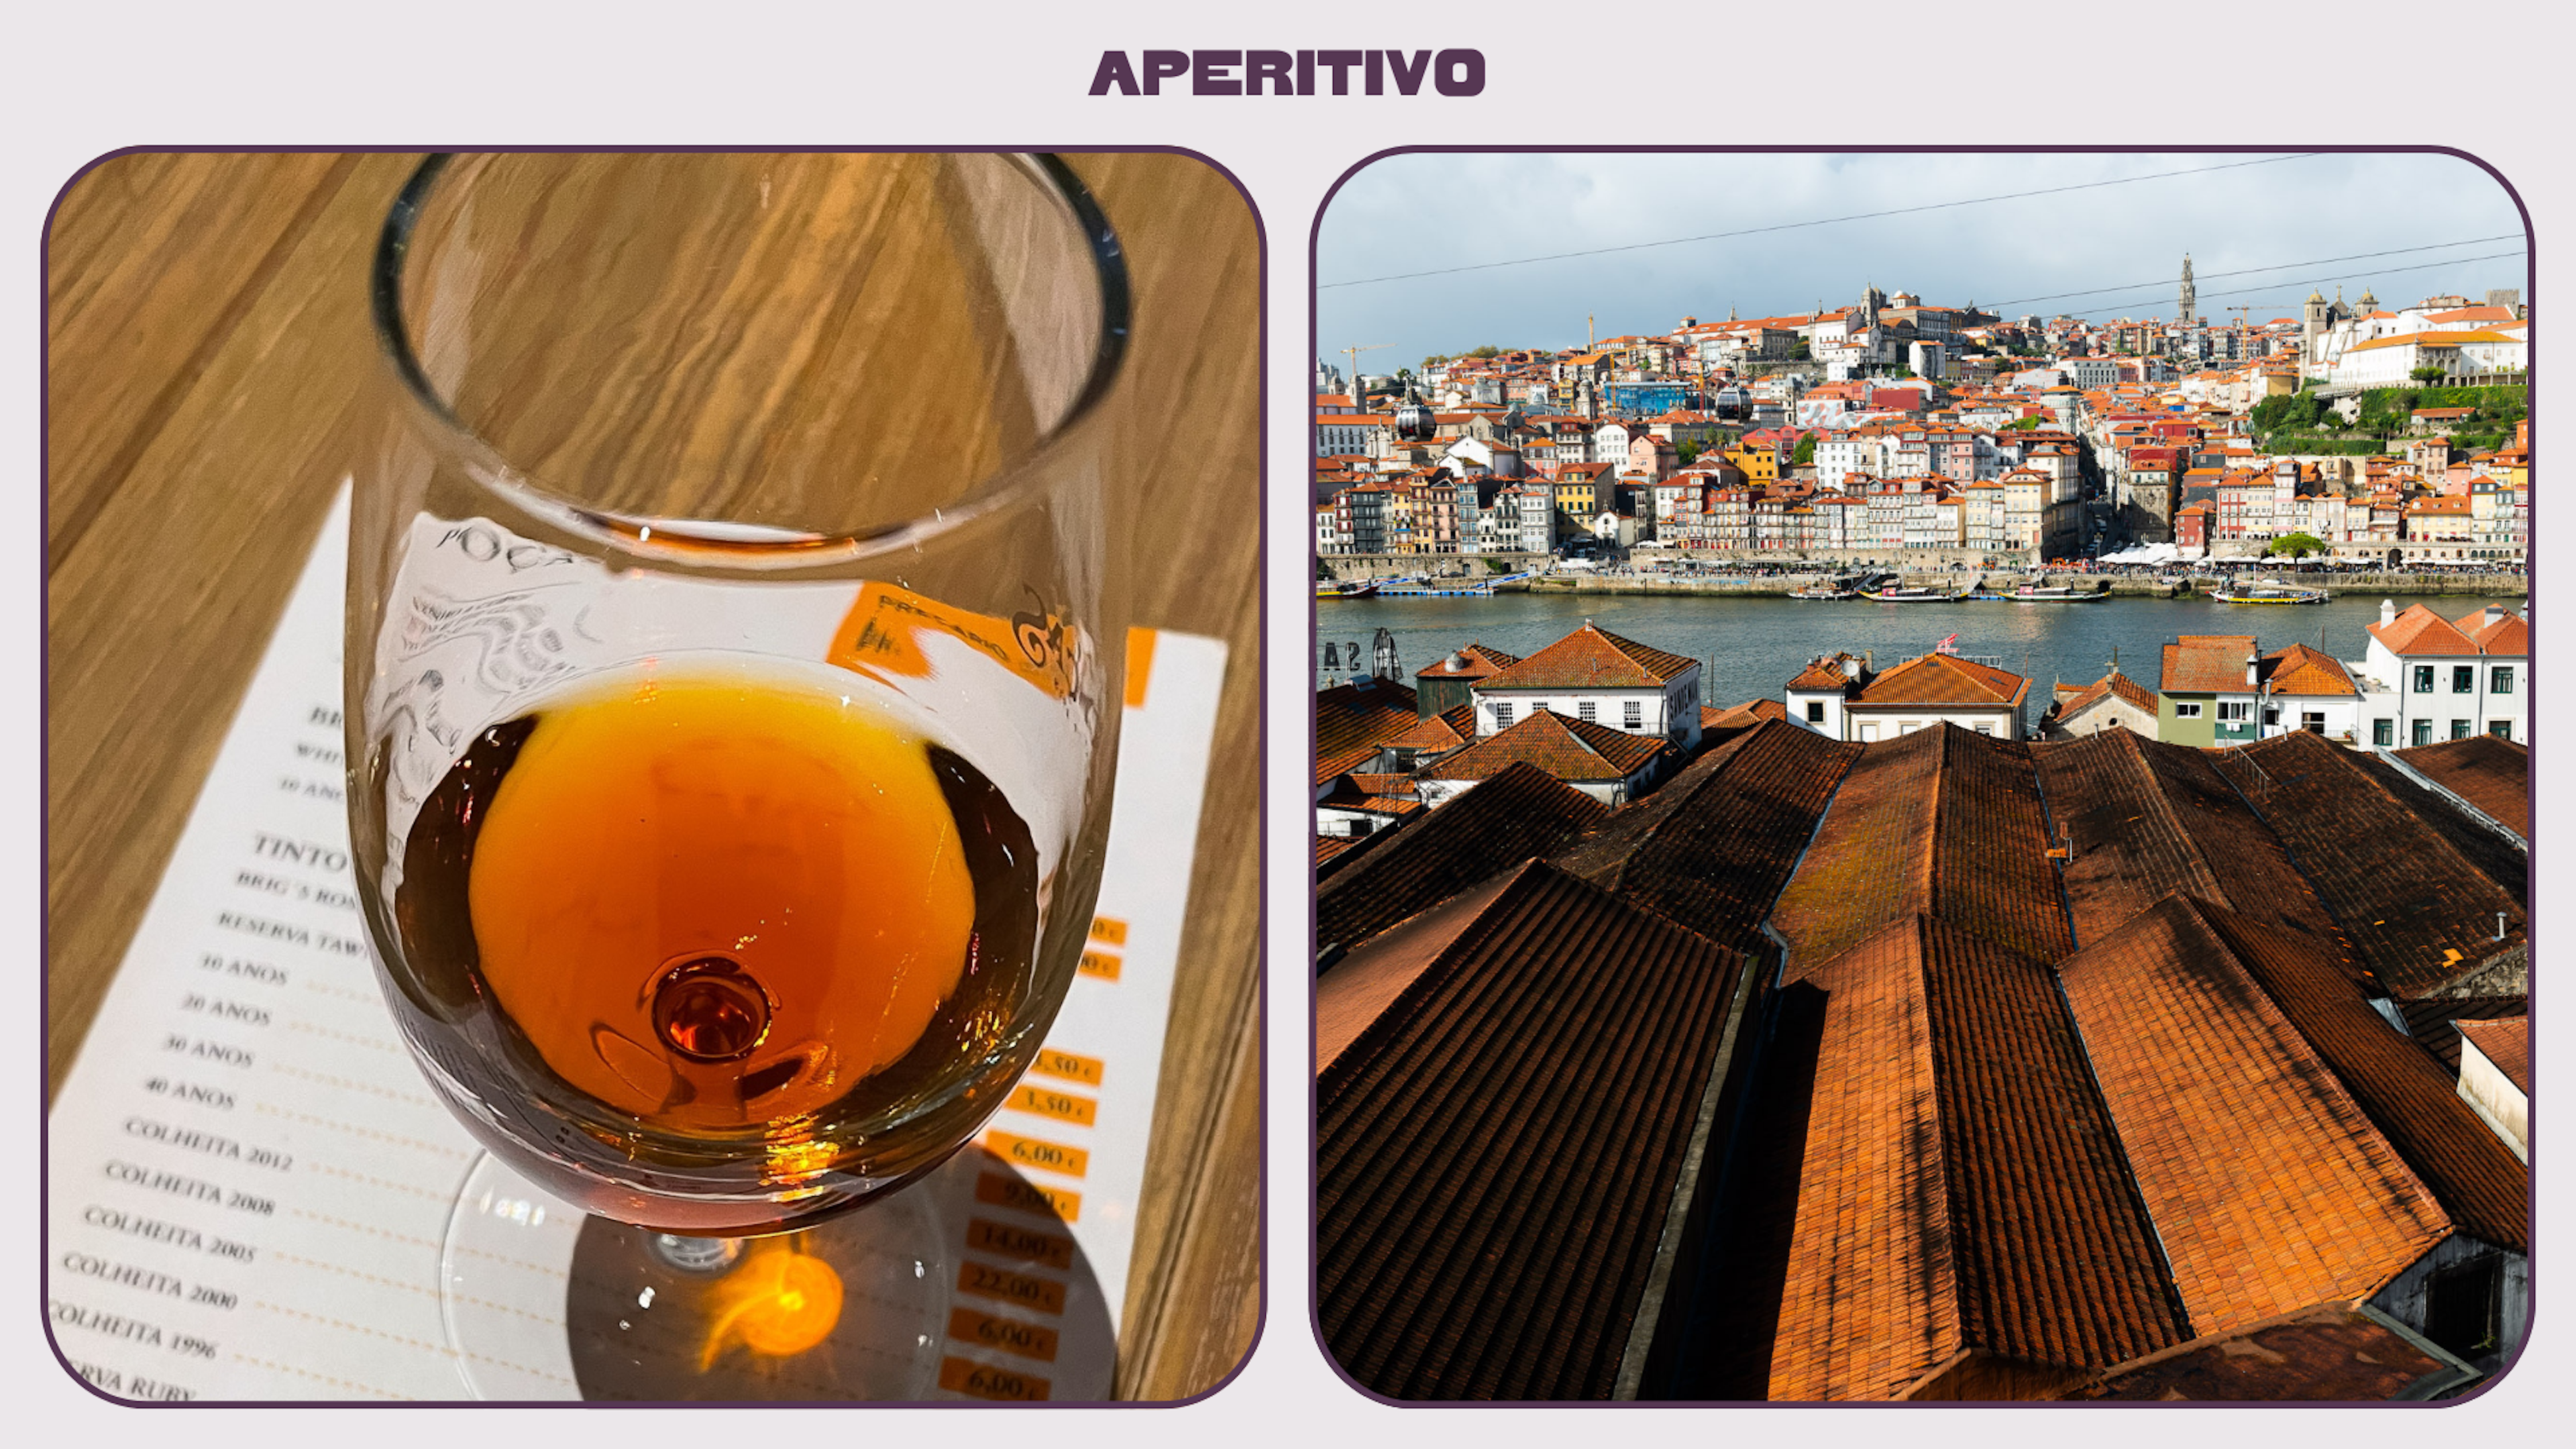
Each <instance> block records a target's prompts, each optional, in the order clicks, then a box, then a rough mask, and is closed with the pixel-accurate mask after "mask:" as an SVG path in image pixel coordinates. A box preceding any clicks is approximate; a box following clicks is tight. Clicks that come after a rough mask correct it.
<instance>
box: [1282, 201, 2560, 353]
mask: <svg viewBox="0 0 2576 1449" xmlns="http://www.w3.org/2000/svg"><path fill="white" fill-rule="evenodd" d="M2249 163H2250V164H2249ZM2176 172H2180V173H2187V174H2180V175H2165V174H2162V173H2176ZM2125 178H2141V179H2125ZM2106 181H2116V182H2117V183H2118V184H2112V185H2100V184H2096V183H2102V182H2106ZM2063 188H2080V189H2063ZM2029 192H2045V193H2046V194H2041V195H2018V196H2017V195H2014V193H2029ZM1999 197H2000V198H2008V199H2000V200H1987V199H1985V198H1999ZM1959 203H1967V204H1959ZM1891 211H1896V212H1900V214H1897V215H1885V216H1875V217H1860V214H1862V213H1870V212H1891ZM1855 217H1860V219H1842V218H1855ZM1809 222H1821V223H1822V224H1818V225H1794V224H1796V223H1809ZM1784 224H1791V225H1784ZM1755 228H1776V229H1773V230H1765V231H1755V230H1753V229H1755ZM1721 232H1736V233H1745V232H1751V234H1749V235H1735V236H1727V237H1719V238H1716V239H1711V240H1689V241H1681V242H1678V243H1677V244H1673V245H1650V246H1638V245H1636V244H1638V243H1661V242H1667V241H1672V240H1674V239H1677V238H1702V237H1707V236H1709V235H1710V234H1712V233H1721ZM2523 236H2524V231H2523V222H2522V216H2521V213H2520V210H2519V209H2518V208H2517V207H2516V206H2515V204H2514V200H2513V197H2512V195H2511V193H2510V192H2508V191H2507V190H2506V189H2505V188H2504V187H2503V186H2502V185H2501V184H2500V183H2498V182H2497V180H2496V179H2495V177H2494V176H2492V175H2490V174H2489V173H2488V172H2487V171H2486V170H2484V169H2483V168H2482V167H2480V166H2478V165H2477V164H2476V163H2474V162H2471V161H2467V160H2465V159H2462V158H2460V157H2456V156H2449V155H2441V154H2431V153H2402V152H2401V153H2392V152H2377V153H2366V154H2365V153H2344V154H2327V155H2299V154H2296V153H2267V152H2240V153H2210V152H2200V153H2189V152H2186V153H2165V154H2159V153H2142V152H2128V153H2084V154H2030V153H2019V154H1997V153H1983V154H1979V153H1956V152H1953V153H1930V154H1893V153H1884V152H1881V153H1870V154H1830V153H1812V152H1810V153H1797V154H1743V153H1735V154H1729V153H1711V152H1694V153H1688V154H1616V153H1610V154H1603V153H1584V152H1515V153H1506V154H1442V153H1419V154H1408V155H1400V156H1390V157H1388V158H1386V159H1384V160H1382V161H1379V162H1376V163H1375V164H1373V165H1370V166H1368V167H1367V168H1365V169H1363V170H1361V171H1360V172H1358V173H1357V174H1355V175H1354V176H1352V177H1351V178H1350V179H1349V181H1347V182H1346V183H1344V184H1343V186H1342V188H1341V189H1340V190H1339V191H1338V192H1336V193H1335V194H1334V195H1333V197H1332V199H1331V201H1330V202H1329V203H1327V205H1326V208H1325V212H1324V217H1323V221H1322V223H1321V225H1320V227H1319V228H1318V230H1317V238H1316V280H1317V282H1318V283H1319V285H1318V287H1317V290H1316V336H1315V345H1316V347H1317V348H1318V349H1319V350H1321V351H1322V352H1323V353H1324V356H1325V360H1326V361H1327V362H1329V363H1331V364H1333V365H1334V366H1337V367H1345V368H1346V367H1347V365H1348V363H1349V359H1348V358H1346V357H1344V356H1342V355H1341V354H1340V353H1339V351H1338V349H1340V348H1344V347H1352V346H1363V347H1364V346H1369V345H1372V344H1386V345H1385V346H1383V347H1382V348H1380V349H1379V350H1376V351H1371V352H1363V353H1361V354H1360V358H1359V362H1360V368H1361V370H1362V371H1363V372H1368V373H1391V372H1393V371H1394V370H1395V369H1396V368H1398V367H1415V366H1419V365H1420V364H1421V362H1422V359H1423V358H1425V357H1426V356H1429V355H1431V354H1434V353H1457V352H1464V351H1466V350H1468V349H1470V348H1473V347H1477V346H1481V345H1485V344H1492V345H1494V346H1497V347H1506V348H1508V347H1545V348H1557V347H1567V346H1573V345H1577V344H1580V343H1581V342H1582V341H1583V340H1584V326H1585V322H1584V319H1585V316H1586V314H1587V313H1588V314H1591V315H1592V316H1593V318H1594V323H1593V325H1594V327H1595V328H1596V335H1597V336H1601V337H1617V336H1621V335H1625V334H1630V333H1661V332H1668V331H1670V330H1672V329H1673V328H1674V327H1675V326H1677V325H1679V323H1680V321H1681V319H1682V318H1683V317H1684V316H1685V315H1688V316H1695V317H1697V318H1699V319H1700V320H1701V321H1703V322H1710V321H1716V320H1718V319H1720V318H1723V317H1725V316H1726V315H1727V311H1728V308H1729V307H1732V308H1734V309H1735V311H1736V312H1737V314H1738V315H1740V316H1744V317H1760V316H1773V315H1780V314H1785V313H1791V312H1796V313H1801V314H1803V313H1806V312H1810V311H1813V310H1814V309H1815V308H1816V306H1817V304H1818V303H1819V302H1820V301H1821V302H1822V303H1823V304H1824V305H1825V306H1827V307H1841V306H1848V305H1850V304H1852V303H1855V302H1857V301H1858V300H1859V299H1860V295H1861V290H1862V288H1864V287H1866V286H1869V285H1872V284H1875V285H1876V286H1877V287H1878V288H1879V290H1881V291H1883V292H1888V293H1895V292H1899V291H1908V292H1913V293H1915V294H1917V295H1918V296H1920V297H1921V298H1922V299H1923V300H1924V301H1925V302H1926V303H1929V304H1934V305H1944V306H1964V305H1966V304H1967V303H1970V302H1974V303H1976V304H1977V305H1978V306H1980V307H1982V308H1985V309H1987V310H1989V311H2001V312H2002V313H2003V314H2004V315H2006V316H2019V315H2022V314H2024V313H2030V312H2036V313H2040V314H2042V315H2053V314H2055V313H2058V312H2066V313H2070V314H2074V315H2079V316H2086V317H2090V318H2092V319H2094V320H2097V321H2102V320H2108V319H2110V318H2113V317H2119V316H2128V317H2170V316H2171V315H2172V314H2173V311H2174V294H2175V290H2176V283H2177V281H2178V280H2179V278H2180V276H2181V271H2182V259H2183V255H2184V254H2185V253H2186V252H2188V253H2189V254H2190V256H2191V260H2192V269H2193V273H2194V276H2195V280H2196V283H2197V287H2198V297H2199V311H2200V314H2201V315H2202V316H2204V317H2207V318H2208V319H2209V320H2210V321H2211V322H2212V323H2213V324H2224V323H2227V322H2231V321H2233V320H2234V318H2235V316H2236V314H2235V313H2233V312H2231V311H2229V310H2227V309H2229V308H2231V307H2234V306H2236V305H2239V304H2246V305H2250V306H2251V308H2252V310H2251V311H2250V312H2249V313H2248V314H2246V315H2247V316H2248V317H2249V318H2250V320H2252V321H2254V322H2258V323H2259V322H2263V321H2266V320H2269V319H2271V318H2274V317H2296V316H2297V315H2299V304H2300V303H2301V302H2302V301H2304V300H2305V299H2306V297H2307V295H2308V292H2309V289H2310V288H2312V287H2314V288H2318V289H2321V290H2322V291H2323V292H2324V293H2325V295H2326V296H2327V297H2329V298H2331V297H2333V296H2334V295H2335V289H2336V288H2337V287H2338V286H2340V287H2342V288H2343V295H2344V296H2345V298H2346V299H2347V300H2352V301H2358V300H2359V299H2360V297H2361V295H2362V293H2363V292H2364V291H2373V292H2375V293H2376V295H2377V298H2378V300H2379V303H2380V304H2381V305H2382V306H2383V307H2388V308H2391V309H2393V308H2396V307H2401V306H2405V305H2408V304H2410V303H2413V302H2415V301H2418V300H2420V299H2422V298H2424V297H2428V296H2435V295H2439V294H2443V293H2462V294H2465V295H2467V296H2468V297H2469V298H2470V300H2472V301H2479V300H2482V299H2483V298H2484V296H2485V294H2486V292H2487V290H2488V289H2489V288H2493V287H2520V288H2524V289H2525V292H2524V298H2523V300H2525V301H2529V300H2531V298H2530V295H2529V291H2528V283H2527V280H2526V276H2527V268H2526V262H2525V258H2524V253H2523V246H2524V242H2523ZM2437 244H2438V245H2437ZM1610 247H1620V248H1628V249H1627V250H1620V251H1615V252H1610V253H1608V254H1606V255H1592V256H1579V257H1565V258H1560V259H1556V260H1542V261H1529V262H1527V263H1525V264H1520V265H1509V266H1480V265H1479V264H1485V263H1493V262H1516V261H1519V260H1520V259H1524V258H1533V257H1543V256H1552V255H1553V254H1557V253H1564V252H1579V251H1589V250H1593V249H1597V248H1610ZM2400 249H2405V250H2403V251H2400ZM2382 252H2392V253H2398V254H2395V255H2385V256H2371V255H2365V254H2369V253H2382ZM2342 258H2352V260H2336V259H2342ZM1458 267H1477V268H1478V269H1476V270H1467V271H1446V272H1441V270H1440V269H1445V268H1458ZM1421 272H1440V274H1438V275H1430V276H1400V274H1405V273H1421ZM2229 273H2236V274H2237V275H2228V274H2229ZM1389 277H1397V278H1399V279H1397V280H1374V279H1378V278H1389ZM2098 289H2109V290H2098ZM2064 293H2081V294H2082V295H2075V296H2062V295H2059V294H2064Z"/></svg>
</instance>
